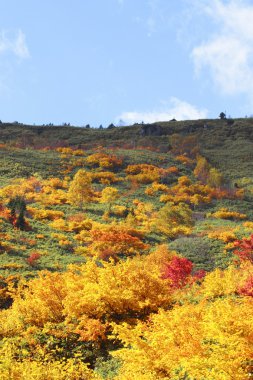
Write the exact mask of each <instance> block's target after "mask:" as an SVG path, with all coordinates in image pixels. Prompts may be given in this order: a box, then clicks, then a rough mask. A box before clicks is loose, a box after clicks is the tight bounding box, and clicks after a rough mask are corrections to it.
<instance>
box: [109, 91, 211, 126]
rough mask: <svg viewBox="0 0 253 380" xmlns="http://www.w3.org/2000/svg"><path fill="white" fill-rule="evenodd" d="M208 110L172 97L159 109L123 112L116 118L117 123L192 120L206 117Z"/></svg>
mask: <svg viewBox="0 0 253 380" xmlns="http://www.w3.org/2000/svg"><path fill="white" fill-rule="evenodd" d="M207 113H208V111H207V110H206V109H198V108H197V107H195V106H193V105H192V104H189V103H187V102H185V101H182V100H180V99H178V98H175V97H172V98H170V101H169V102H163V105H162V106H161V107H159V108H158V109H154V110H152V111H147V112H139V111H130V112H123V113H122V114H121V115H119V116H117V117H116V119H115V122H116V124H117V123H119V121H120V122H121V123H122V121H123V122H124V124H126V125H131V124H134V123H140V122H142V121H143V122H144V123H154V122H156V121H168V120H171V119H174V118H175V119H176V120H191V119H204V118H206V117H207Z"/></svg>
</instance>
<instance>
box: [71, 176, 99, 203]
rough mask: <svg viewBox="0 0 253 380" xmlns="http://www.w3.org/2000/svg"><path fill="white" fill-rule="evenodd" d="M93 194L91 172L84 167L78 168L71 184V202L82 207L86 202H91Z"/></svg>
mask: <svg viewBox="0 0 253 380" xmlns="http://www.w3.org/2000/svg"><path fill="white" fill-rule="evenodd" d="M92 195H93V191H92V186H91V177H90V174H89V173H87V172H86V171H85V170H84V169H80V170H78V172H77V173H76V174H75V176H74V178H73V181H72V182H71V183H70V186H69V191H68V199H69V202H70V203H71V204H73V205H76V206H79V207H82V206H83V204H84V203H86V202H89V201H90V200H91V199H92Z"/></svg>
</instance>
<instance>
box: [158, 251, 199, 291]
mask: <svg viewBox="0 0 253 380" xmlns="http://www.w3.org/2000/svg"><path fill="white" fill-rule="evenodd" d="M192 268H193V264H192V262H191V261H190V260H188V259H186V258H185V257H178V256H174V257H173V258H172V260H171V261H170V262H169V263H168V264H166V265H165V268H164V271H163V275H162V278H164V279H170V280H171V284H172V287H174V288H181V287H182V286H184V285H186V284H187V282H188V280H189V276H190V274H191V272H192Z"/></svg>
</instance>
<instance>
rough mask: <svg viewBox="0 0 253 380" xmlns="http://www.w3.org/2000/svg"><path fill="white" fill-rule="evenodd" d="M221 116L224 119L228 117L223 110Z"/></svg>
mask: <svg viewBox="0 0 253 380" xmlns="http://www.w3.org/2000/svg"><path fill="white" fill-rule="evenodd" d="M219 117H220V119H221V120H224V119H226V114H225V113H224V112H221V113H220V115H219Z"/></svg>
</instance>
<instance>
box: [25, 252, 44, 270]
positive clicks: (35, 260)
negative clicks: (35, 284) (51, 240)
mask: <svg viewBox="0 0 253 380" xmlns="http://www.w3.org/2000/svg"><path fill="white" fill-rule="evenodd" d="M40 257H41V256H40V254H39V253H38V252H32V253H31V254H30V256H29V257H28V258H27V259H26V261H27V263H28V264H29V265H30V266H31V267H33V266H35V265H36V264H37V263H38V260H39V259H40Z"/></svg>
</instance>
